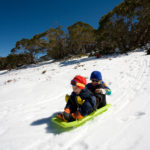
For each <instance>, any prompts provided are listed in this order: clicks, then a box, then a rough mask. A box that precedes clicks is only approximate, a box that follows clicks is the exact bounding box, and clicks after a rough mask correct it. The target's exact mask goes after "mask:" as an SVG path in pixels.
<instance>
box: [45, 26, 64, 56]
mask: <svg viewBox="0 0 150 150" xmlns="http://www.w3.org/2000/svg"><path fill="white" fill-rule="evenodd" d="M66 36H67V35H66V34H65V33H64V31H63V30H62V29H61V26H58V27H57V28H51V29H49V30H47V31H46V38H47V39H48V42H47V46H46V47H47V49H48V55H49V56H51V57H52V58H54V59H61V58H64V57H65V56H66V54H67V37H66Z"/></svg>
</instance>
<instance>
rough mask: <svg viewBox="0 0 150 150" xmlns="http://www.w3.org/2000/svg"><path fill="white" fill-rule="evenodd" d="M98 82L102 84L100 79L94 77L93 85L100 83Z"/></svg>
mask: <svg viewBox="0 0 150 150" xmlns="http://www.w3.org/2000/svg"><path fill="white" fill-rule="evenodd" d="M98 84H100V80H97V79H92V85H93V86H96V85H98Z"/></svg>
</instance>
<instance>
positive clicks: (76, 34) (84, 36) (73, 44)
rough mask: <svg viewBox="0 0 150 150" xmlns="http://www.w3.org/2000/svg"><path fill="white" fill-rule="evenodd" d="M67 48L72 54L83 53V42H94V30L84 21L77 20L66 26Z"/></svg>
mask: <svg viewBox="0 0 150 150" xmlns="http://www.w3.org/2000/svg"><path fill="white" fill-rule="evenodd" d="M68 31H69V49H70V50H71V53H73V54H80V53H85V51H84V48H83V46H84V43H92V42H95V40H96V39H95V30H94V29H93V28H92V27H91V26H90V25H89V24H86V23H83V22H77V23H75V24H73V25H71V26H69V27H68Z"/></svg>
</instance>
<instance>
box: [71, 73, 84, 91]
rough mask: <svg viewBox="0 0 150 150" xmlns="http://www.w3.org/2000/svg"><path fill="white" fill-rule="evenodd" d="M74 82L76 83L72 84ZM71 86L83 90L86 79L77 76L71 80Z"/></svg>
mask: <svg viewBox="0 0 150 150" xmlns="http://www.w3.org/2000/svg"><path fill="white" fill-rule="evenodd" d="M74 81H75V82H76V83H73V82H74ZM71 83H72V85H75V86H77V87H78V88H80V89H84V88H85V85H86V83H87V82H86V79H85V78H84V77H82V76H80V75H77V76H75V77H74V78H73V80H72V81H71Z"/></svg>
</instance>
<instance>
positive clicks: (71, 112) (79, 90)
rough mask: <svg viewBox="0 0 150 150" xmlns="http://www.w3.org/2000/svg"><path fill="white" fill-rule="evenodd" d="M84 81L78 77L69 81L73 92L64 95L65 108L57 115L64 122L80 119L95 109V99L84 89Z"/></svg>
mask: <svg viewBox="0 0 150 150" xmlns="http://www.w3.org/2000/svg"><path fill="white" fill-rule="evenodd" d="M86 83H87V82H86V79H85V78H84V77H82V76H80V75H77V76H75V77H74V79H73V80H71V85H72V89H73V92H72V93H71V95H70V96H69V95H66V97H65V99H66V102H67V104H66V106H65V109H64V112H63V113H59V114H58V115H57V117H58V118H60V119H63V120H64V121H68V122H69V121H74V120H79V119H82V118H83V117H84V116H86V115H89V114H90V113H91V112H93V111H94V110H95V109H96V97H95V96H94V95H93V94H92V92H90V91H89V90H88V89H87V88H86Z"/></svg>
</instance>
